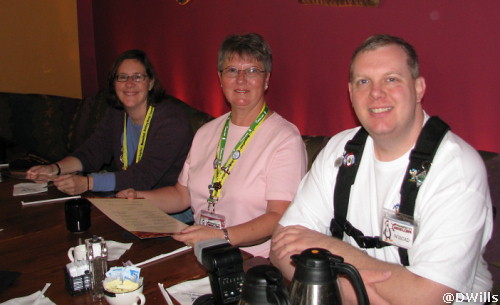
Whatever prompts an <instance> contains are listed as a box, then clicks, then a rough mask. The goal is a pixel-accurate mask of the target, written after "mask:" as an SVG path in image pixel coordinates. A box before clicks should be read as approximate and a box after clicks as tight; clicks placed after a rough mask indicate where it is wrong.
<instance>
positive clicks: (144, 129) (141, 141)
mask: <svg viewBox="0 0 500 305" xmlns="http://www.w3.org/2000/svg"><path fill="white" fill-rule="evenodd" d="M154 111H155V107H153V106H149V107H148V112H147V113H146V118H144V123H143V124H142V129H141V136H140V137H139V144H138V145H137V154H136V156H135V163H138V162H139V161H141V159H142V155H143V154H144V148H145V147H146V138H147V137H148V131H149V125H151V119H152V118H153V112H154ZM120 159H121V161H122V163H123V166H122V169H123V170H126V169H127V167H128V152H127V112H125V114H124V122H123V142H122V156H121V158H120Z"/></svg>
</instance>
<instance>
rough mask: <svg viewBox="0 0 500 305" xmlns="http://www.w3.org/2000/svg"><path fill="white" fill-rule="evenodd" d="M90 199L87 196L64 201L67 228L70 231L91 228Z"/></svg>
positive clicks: (82, 230) (81, 230)
mask: <svg viewBox="0 0 500 305" xmlns="http://www.w3.org/2000/svg"><path fill="white" fill-rule="evenodd" d="M90 206H91V204H90V201H88V200H87V199H85V198H76V199H70V200H68V201H66V202H65V203H64V215H65V218H66V228H67V229H68V230H69V231H70V232H84V231H87V230H88V229H89V228H90Z"/></svg>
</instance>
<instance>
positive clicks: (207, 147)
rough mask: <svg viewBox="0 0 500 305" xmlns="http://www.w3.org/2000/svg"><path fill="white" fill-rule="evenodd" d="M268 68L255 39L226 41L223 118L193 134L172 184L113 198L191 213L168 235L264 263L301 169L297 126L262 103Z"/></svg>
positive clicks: (263, 47)
mask: <svg viewBox="0 0 500 305" xmlns="http://www.w3.org/2000/svg"><path fill="white" fill-rule="evenodd" d="M271 69H272V55H271V49H270V47H269V45H268V44H267V43H266V42H265V41H264V39H263V38H262V37H261V36H260V35H258V34H252V33H251V34H245V35H231V36H229V37H227V38H226V39H225V40H224V41H223V43H222V46H221V48H220V50H219V55H218V70H219V80H220V84H221V87H222V92H223V94H224V96H225V98H226V99H227V101H228V102H229V104H230V106H231V112H229V113H226V114H224V115H222V116H221V117H219V118H217V119H215V120H213V121H211V122H208V123H207V124H205V125H204V126H202V127H201V128H200V129H199V130H198V132H197V133H196V135H195V137H194V140H193V143H192V146H191V150H190V152H189V155H188V158H187V159H186V162H185V163H184V167H183V170H182V172H181V174H180V176H179V179H178V182H177V184H176V185H175V186H172V187H165V188H160V189H157V190H153V191H134V190H131V189H129V190H125V191H123V192H121V193H119V194H118V196H120V197H128V198H135V197H143V198H146V199H150V201H151V202H153V203H154V204H156V205H157V206H159V207H160V208H161V209H162V210H164V211H165V212H167V213H174V212H176V211H182V210H184V209H186V208H187V207H191V209H192V210H193V213H194V216H195V221H196V224H195V225H193V226H190V227H188V228H186V229H184V230H183V231H182V232H180V233H179V234H177V235H175V236H174V237H173V238H174V239H176V240H178V241H181V242H184V243H186V244H187V245H193V244H194V243H196V242H199V241H201V240H206V239H211V238H225V239H226V240H227V241H229V242H230V243H231V244H232V245H236V246H240V247H242V249H244V250H245V251H247V252H250V253H251V254H253V255H254V256H264V257H268V256H269V246H270V236H271V234H272V232H273V229H274V227H275V225H276V224H277V222H278V220H279V219H280V218H281V215H283V213H284V211H285V210H286V209H287V207H288V205H289V204H290V202H291V200H292V199H293V197H294V195H295V192H296V190H297V188H298V185H299V183H300V180H301V179H302V177H303V175H304V174H305V171H306V165H307V156H306V151H305V146H304V143H303V141H302V138H301V136H300V133H299V131H298V129H297V127H295V125H293V124H292V123H290V122H288V121H286V120H285V119H284V118H283V117H281V116H280V115H279V114H277V113H275V112H273V111H272V110H270V109H269V108H268V106H267V103H266V101H265V99H264V95H265V93H266V90H267V89H268V85H269V79H270V76H271Z"/></svg>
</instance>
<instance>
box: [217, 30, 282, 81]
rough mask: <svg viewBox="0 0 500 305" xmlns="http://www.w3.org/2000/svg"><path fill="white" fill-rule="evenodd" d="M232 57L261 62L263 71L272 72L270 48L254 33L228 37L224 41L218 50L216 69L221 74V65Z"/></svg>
mask: <svg viewBox="0 0 500 305" xmlns="http://www.w3.org/2000/svg"><path fill="white" fill-rule="evenodd" d="M233 55H239V56H240V57H244V58H245V57H246V58H249V59H254V60H256V61H258V62H261V63H262V64H263V65H264V70H265V72H267V73H271V70H272V57H273V56H272V52H271V47H270V46H269V44H267V42H266V41H265V40H264V38H263V37H262V36H261V35H259V34H256V33H248V34H243V35H236V34H234V35H229V36H228V37H226V38H225V39H224V41H223V42H222V45H221V47H220V49H219V54H218V63H217V69H218V71H219V72H222V68H223V67H222V65H223V64H224V62H225V61H226V60H229V59H230V58H231V57H232V56H233Z"/></svg>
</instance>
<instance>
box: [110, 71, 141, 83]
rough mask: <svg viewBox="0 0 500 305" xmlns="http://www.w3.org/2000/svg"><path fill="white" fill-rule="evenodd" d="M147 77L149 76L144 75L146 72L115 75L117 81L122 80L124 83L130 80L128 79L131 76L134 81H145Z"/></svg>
mask: <svg viewBox="0 0 500 305" xmlns="http://www.w3.org/2000/svg"><path fill="white" fill-rule="evenodd" d="M146 77H148V76H147V75H144V74H140V73H137V74H132V75H127V74H118V75H117V76H115V81H117V82H120V83H124V82H128V79H129V78H130V79H131V80H132V81H133V82H136V83H138V82H143V81H145V80H146Z"/></svg>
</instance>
